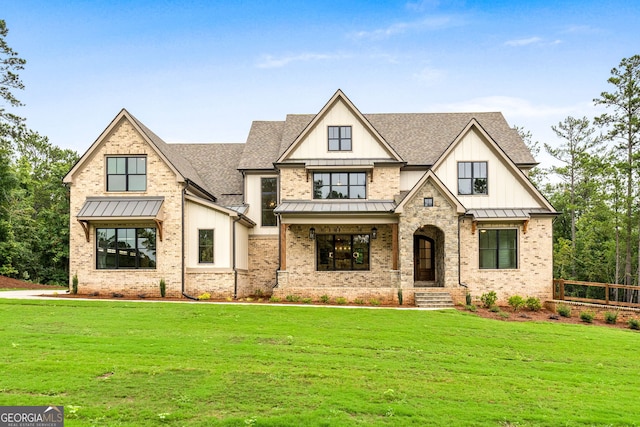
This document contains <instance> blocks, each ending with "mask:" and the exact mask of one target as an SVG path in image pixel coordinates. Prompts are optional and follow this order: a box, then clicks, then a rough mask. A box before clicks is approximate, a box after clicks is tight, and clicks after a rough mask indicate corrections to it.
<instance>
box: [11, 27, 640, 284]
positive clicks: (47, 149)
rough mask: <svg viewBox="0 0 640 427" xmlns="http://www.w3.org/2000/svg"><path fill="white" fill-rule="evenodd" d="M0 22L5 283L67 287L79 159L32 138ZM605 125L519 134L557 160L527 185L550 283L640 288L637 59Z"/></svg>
mask: <svg viewBox="0 0 640 427" xmlns="http://www.w3.org/2000/svg"><path fill="white" fill-rule="evenodd" d="M7 34H8V29H7V26H6V23H5V21H4V20H0V275H5V276H10V277H15V278H20V279H27V280H32V281H35V282H40V283H61V284H62V283H64V284H66V283H67V282H68V277H69V272H68V264H69V262H68V261H69V198H68V191H67V189H66V188H65V187H64V185H63V184H62V178H63V177H64V175H65V174H66V173H67V172H68V171H69V169H70V168H71V167H72V166H73V165H74V164H75V162H76V161H77V159H78V154H77V153H76V152H74V151H72V150H67V149H61V148H59V147H56V146H54V145H53V144H51V143H50V142H49V140H48V139H47V137H45V136H42V135H40V134H38V133H37V132H35V131H33V130H30V129H29V128H28V127H27V126H26V121H25V119H24V118H22V117H19V116H18V115H16V114H15V113H13V112H12V111H13V110H14V109H15V108H17V107H20V106H21V105H22V104H21V103H20V101H19V100H18V98H17V96H16V91H19V90H22V89H24V85H23V83H22V81H21V80H20V77H19V72H20V71H21V70H22V69H24V66H25V64H26V61H25V60H24V59H22V58H20V57H19V55H18V54H17V52H15V51H14V50H13V49H11V47H9V45H8V44H7V42H6V37H7ZM607 82H608V84H609V85H610V86H608V87H609V89H610V90H609V91H605V92H602V93H601V94H600V95H599V96H598V97H596V98H595V99H594V100H593V101H594V103H595V104H596V105H599V106H602V107H603V108H604V110H605V113H604V114H601V115H600V116H597V117H593V118H587V117H581V118H576V117H571V116H569V117H567V118H565V119H564V120H563V121H562V122H559V123H558V124H556V125H554V126H552V129H553V131H554V132H555V133H556V135H557V136H558V138H559V140H560V143H559V144H558V143H556V144H553V145H552V144H550V143H544V144H540V143H539V142H538V141H535V142H534V141H533V137H532V135H531V133H530V132H527V131H525V130H524V129H522V128H517V127H516V130H518V132H519V133H520V135H521V136H522V137H523V139H524V140H525V143H527V145H528V146H529V148H530V149H531V150H532V152H533V154H534V156H536V155H539V154H540V151H541V149H544V150H545V151H546V153H548V154H549V155H551V156H552V157H553V158H554V159H555V160H556V162H555V163H556V165H554V166H552V167H547V168H544V167H537V168H535V169H534V170H532V171H531V173H530V179H531V180H532V181H533V182H534V183H535V184H536V185H537V186H538V188H540V190H541V191H542V192H543V193H544V194H545V196H546V197H547V198H548V199H549V201H550V202H551V203H552V204H553V205H554V206H555V208H556V209H557V210H558V211H559V212H561V214H560V215H559V216H558V217H557V218H556V220H555V222H554V266H553V271H554V276H555V277H557V278H564V279H574V280H585V281H594V282H607V283H622V284H629V285H631V284H635V285H638V284H640V268H639V266H640V180H639V179H638V178H639V175H640V150H639V138H640V135H639V133H640V56H639V55H635V56H632V57H630V58H624V59H622V61H621V62H620V64H619V65H618V66H617V67H615V68H613V69H612V70H611V76H610V77H609V78H608V80H607Z"/></svg>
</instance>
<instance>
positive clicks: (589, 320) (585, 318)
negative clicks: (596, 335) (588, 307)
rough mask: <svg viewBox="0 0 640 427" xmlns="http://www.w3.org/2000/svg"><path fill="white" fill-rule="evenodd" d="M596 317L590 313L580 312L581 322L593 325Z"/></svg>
mask: <svg viewBox="0 0 640 427" xmlns="http://www.w3.org/2000/svg"><path fill="white" fill-rule="evenodd" d="M594 317H595V315H594V314H593V313H592V312H590V311H581V312H580V320H582V321H583V322H585V323H593V318H594Z"/></svg>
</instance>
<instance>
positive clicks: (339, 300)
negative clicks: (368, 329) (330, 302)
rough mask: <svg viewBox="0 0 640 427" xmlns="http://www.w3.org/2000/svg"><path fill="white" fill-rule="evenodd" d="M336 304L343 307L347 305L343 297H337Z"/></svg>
mask: <svg viewBox="0 0 640 427" xmlns="http://www.w3.org/2000/svg"><path fill="white" fill-rule="evenodd" d="M336 303H338V304H340V305H345V304H346V303H347V299H346V298H345V297H338V298H336Z"/></svg>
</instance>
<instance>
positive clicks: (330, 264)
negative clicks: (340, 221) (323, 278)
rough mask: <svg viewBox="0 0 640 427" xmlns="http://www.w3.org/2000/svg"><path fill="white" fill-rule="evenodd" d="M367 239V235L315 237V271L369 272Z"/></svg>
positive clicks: (320, 235)
mask: <svg viewBox="0 0 640 427" xmlns="http://www.w3.org/2000/svg"><path fill="white" fill-rule="evenodd" d="M369 239H370V237H369V235H368V234H319V235H317V236H316V245H317V247H316V254H317V262H316V266H317V267H316V268H317V270H318V271H335V270H369Z"/></svg>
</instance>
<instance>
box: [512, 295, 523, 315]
mask: <svg viewBox="0 0 640 427" xmlns="http://www.w3.org/2000/svg"><path fill="white" fill-rule="evenodd" d="M508 302H509V305H510V306H511V308H513V311H514V312H516V311H518V310H519V309H521V308H522V307H524V298H522V297H521V296H520V295H513V296H510V297H509V301H508Z"/></svg>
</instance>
